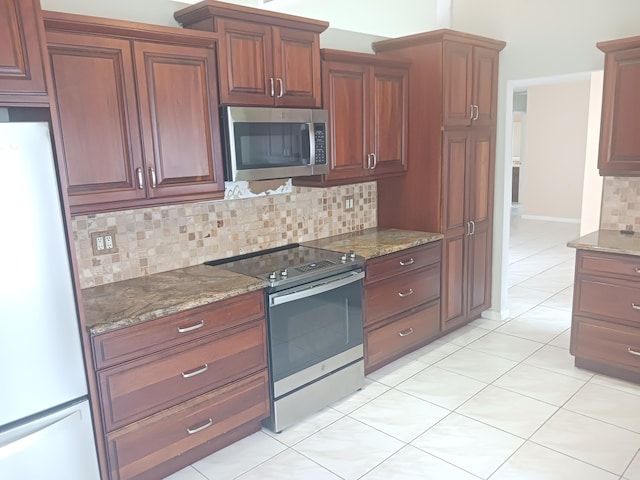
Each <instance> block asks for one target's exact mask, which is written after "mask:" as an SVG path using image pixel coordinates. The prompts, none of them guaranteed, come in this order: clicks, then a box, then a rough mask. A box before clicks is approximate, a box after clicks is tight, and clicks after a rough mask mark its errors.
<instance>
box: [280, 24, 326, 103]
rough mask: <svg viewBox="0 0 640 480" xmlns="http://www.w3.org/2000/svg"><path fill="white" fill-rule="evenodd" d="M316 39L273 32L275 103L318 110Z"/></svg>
mask: <svg viewBox="0 0 640 480" xmlns="http://www.w3.org/2000/svg"><path fill="white" fill-rule="evenodd" d="M319 38H320V37H319V35H318V34H317V33H313V32H305V31H303V30H296V29H292V28H276V27H274V28H273V62H274V65H273V77H274V82H275V87H274V88H275V92H274V95H275V102H276V105H278V106H286V107H312V108H313V107H320V105H321V93H322V88H321V85H320V40H319Z"/></svg>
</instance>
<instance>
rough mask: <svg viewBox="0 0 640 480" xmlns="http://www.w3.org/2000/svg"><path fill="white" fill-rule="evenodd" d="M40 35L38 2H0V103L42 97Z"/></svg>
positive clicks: (43, 88)
mask: <svg viewBox="0 0 640 480" xmlns="http://www.w3.org/2000/svg"><path fill="white" fill-rule="evenodd" d="M42 32H43V30H42V25H41V19H40V2H39V1H38V0H0V45H1V46H2V47H1V48H0V104H1V103H7V104H11V103H21V102H23V101H25V99H26V97H25V95H28V94H35V95H42V96H44V95H46V92H47V89H46V84H45V78H44V65H43V58H42V50H41V46H42V44H43V42H42V40H43V39H42ZM44 102H45V103H46V102H47V100H46V98H45V99H44Z"/></svg>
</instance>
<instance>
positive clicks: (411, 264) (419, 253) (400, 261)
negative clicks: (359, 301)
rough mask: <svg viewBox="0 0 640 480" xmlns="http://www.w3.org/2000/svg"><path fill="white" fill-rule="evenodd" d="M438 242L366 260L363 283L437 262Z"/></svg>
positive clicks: (439, 247)
mask: <svg viewBox="0 0 640 480" xmlns="http://www.w3.org/2000/svg"><path fill="white" fill-rule="evenodd" d="M440 243H441V242H439V241H438V242H433V243H430V244H428V245H421V246H419V247H413V248H409V249H407V250H402V251H401V252H396V253H390V254H389V255H383V256H382V257H378V258H374V259H372V260H369V261H367V263H366V265H365V272H366V276H365V283H367V284H369V283H372V282H375V281H378V280H382V279H383V278H388V277H392V276H394V275H398V274H401V273H406V272H409V271H411V270H417V269H419V268H423V267H426V266H427V265H431V264H433V263H436V262H439V261H440V257H441V246H440Z"/></svg>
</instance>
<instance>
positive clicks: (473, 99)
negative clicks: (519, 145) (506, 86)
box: [442, 41, 499, 127]
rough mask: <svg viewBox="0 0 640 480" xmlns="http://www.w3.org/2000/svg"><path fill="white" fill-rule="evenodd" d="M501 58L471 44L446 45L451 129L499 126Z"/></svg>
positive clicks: (446, 96)
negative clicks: (498, 103)
mask: <svg viewBox="0 0 640 480" xmlns="http://www.w3.org/2000/svg"><path fill="white" fill-rule="evenodd" d="M498 54H499V52H498V51H497V50H496V49H493V48H486V47H482V46H478V45H473V44H471V43H462V42H457V41H447V42H444V43H443V55H444V61H443V66H444V71H443V82H444V83H443V92H442V93H443V101H444V105H443V120H444V125H445V126H447V127H468V126H478V127H480V126H484V127H487V126H489V127H490V126H492V125H495V123H496V108H497V107H496V105H497V97H496V95H497V91H498V89H497V82H498Z"/></svg>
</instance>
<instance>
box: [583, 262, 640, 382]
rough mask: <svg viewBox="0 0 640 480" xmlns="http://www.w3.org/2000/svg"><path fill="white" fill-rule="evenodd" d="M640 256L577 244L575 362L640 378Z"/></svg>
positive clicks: (609, 373)
mask: <svg viewBox="0 0 640 480" xmlns="http://www.w3.org/2000/svg"><path fill="white" fill-rule="evenodd" d="M637 265H638V257H636V256H632V255H622V254H615V253H601V252H595V251H587V250H578V251H577V253H576V276H575V281H574V293H573V312H572V319H571V353H572V354H573V355H574V356H575V363H576V366H579V367H582V368H587V369H590V370H594V371H596V372H600V373H604V374H606V375H612V376H617V377H621V378H624V379H626V380H631V381H634V382H637V383H640V286H639V285H638V279H637V276H638V273H637V272H636V270H635V269H636V267H637Z"/></svg>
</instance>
